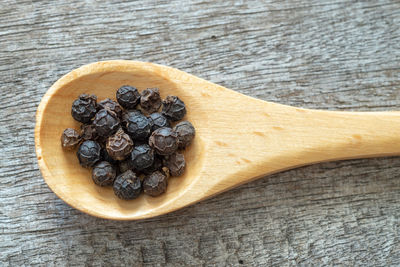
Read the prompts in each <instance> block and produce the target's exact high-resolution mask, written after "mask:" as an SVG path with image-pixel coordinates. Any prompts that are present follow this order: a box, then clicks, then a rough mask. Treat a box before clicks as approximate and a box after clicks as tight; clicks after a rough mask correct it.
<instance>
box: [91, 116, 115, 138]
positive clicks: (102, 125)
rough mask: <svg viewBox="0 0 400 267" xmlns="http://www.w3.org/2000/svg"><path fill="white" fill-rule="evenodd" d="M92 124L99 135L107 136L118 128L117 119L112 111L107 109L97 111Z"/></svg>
mask: <svg viewBox="0 0 400 267" xmlns="http://www.w3.org/2000/svg"><path fill="white" fill-rule="evenodd" d="M93 125H94V127H95V129H96V133H97V134H98V135H99V136H101V137H108V136H110V135H112V134H113V133H115V132H116V131H117V130H118V128H119V119H118V117H117V115H116V114H115V113H114V112H112V111H110V110H107V109H101V110H100V111H99V112H97V114H96V116H95V118H94V121H93Z"/></svg>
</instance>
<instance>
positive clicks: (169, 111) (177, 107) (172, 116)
mask: <svg viewBox="0 0 400 267" xmlns="http://www.w3.org/2000/svg"><path fill="white" fill-rule="evenodd" d="M162 114H163V115H164V116H165V117H167V118H168V119H169V120H171V121H179V120H181V119H182V118H183V117H184V116H185V114H186V107H185V103H183V101H182V100H180V99H179V97H177V96H172V95H169V96H167V98H166V99H165V100H164V101H163V108H162Z"/></svg>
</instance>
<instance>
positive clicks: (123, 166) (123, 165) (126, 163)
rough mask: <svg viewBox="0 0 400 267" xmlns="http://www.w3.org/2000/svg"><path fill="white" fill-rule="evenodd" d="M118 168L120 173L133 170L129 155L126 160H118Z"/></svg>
mask: <svg viewBox="0 0 400 267" xmlns="http://www.w3.org/2000/svg"><path fill="white" fill-rule="evenodd" d="M118 168H119V171H120V172H121V173H124V172H126V171H127V170H133V161H132V159H131V157H128V158H127V159H126V160H123V161H120V162H119V164H118Z"/></svg>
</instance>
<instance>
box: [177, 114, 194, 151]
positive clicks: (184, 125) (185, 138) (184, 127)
mask: <svg viewBox="0 0 400 267" xmlns="http://www.w3.org/2000/svg"><path fill="white" fill-rule="evenodd" d="M174 131H175V132H176V133H177V134H178V145H179V148H180V149H184V148H185V147H187V146H189V145H190V143H191V142H192V140H193V138H194V135H195V130H194V127H193V125H192V124H191V123H190V122H189V121H181V122H180V123H178V124H177V125H175V127H174Z"/></svg>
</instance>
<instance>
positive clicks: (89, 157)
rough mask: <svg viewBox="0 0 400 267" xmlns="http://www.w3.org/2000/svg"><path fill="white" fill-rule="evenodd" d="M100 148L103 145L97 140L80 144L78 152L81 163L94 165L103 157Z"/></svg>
mask: <svg viewBox="0 0 400 267" xmlns="http://www.w3.org/2000/svg"><path fill="white" fill-rule="evenodd" d="M100 150H101V147H100V145H99V143H97V142H96V141H92V140H86V141H84V142H83V143H82V144H81V145H80V146H79V148H78V152H76V155H77V156H78V160H79V164H81V166H82V167H92V166H93V165H94V164H96V162H97V161H99V160H100V158H101V154H100Z"/></svg>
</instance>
